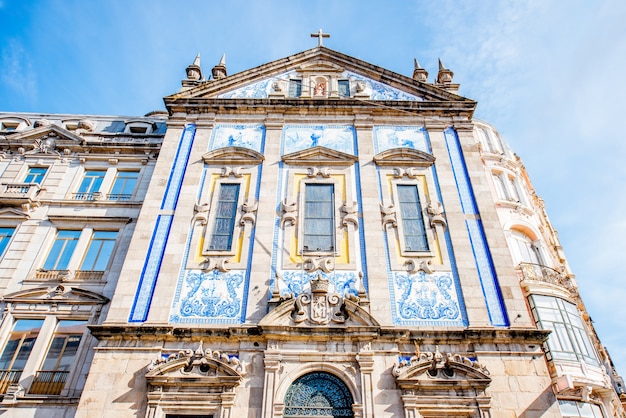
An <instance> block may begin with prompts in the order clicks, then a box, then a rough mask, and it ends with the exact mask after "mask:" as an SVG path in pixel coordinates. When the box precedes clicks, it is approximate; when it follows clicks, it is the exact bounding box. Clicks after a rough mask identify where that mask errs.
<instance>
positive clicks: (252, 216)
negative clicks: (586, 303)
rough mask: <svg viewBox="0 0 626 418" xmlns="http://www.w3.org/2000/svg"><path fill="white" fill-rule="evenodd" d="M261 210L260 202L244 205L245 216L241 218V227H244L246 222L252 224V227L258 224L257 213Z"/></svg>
mask: <svg viewBox="0 0 626 418" xmlns="http://www.w3.org/2000/svg"><path fill="white" fill-rule="evenodd" d="M258 208H259V202H254V203H248V202H246V203H244V204H243V205H242V207H241V209H242V210H243V215H242V216H241V221H239V223H240V224H241V226H244V225H245V224H246V222H250V223H252V226H254V224H255V223H256V211H257V209H258Z"/></svg>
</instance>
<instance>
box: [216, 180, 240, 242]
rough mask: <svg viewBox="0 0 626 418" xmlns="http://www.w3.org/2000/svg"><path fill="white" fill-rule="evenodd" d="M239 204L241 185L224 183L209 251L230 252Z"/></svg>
mask: <svg viewBox="0 0 626 418" xmlns="http://www.w3.org/2000/svg"><path fill="white" fill-rule="evenodd" d="M238 202H239V184H225V183H222V184H221V185H220V190H219V195H218V200H217V207H216V209H215V226H214V227H213V233H212V234H211V244H210V245H209V250H215V251H230V249H231V246H232V243H233V230H234V227H235V218H236V217H237V206H238Z"/></svg>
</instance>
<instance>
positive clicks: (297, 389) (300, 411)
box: [284, 372, 354, 418]
mask: <svg viewBox="0 0 626 418" xmlns="http://www.w3.org/2000/svg"><path fill="white" fill-rule="evenodd" d="M353 403H354V401H353V399H352V394H351V393H350V390H349V389H348V387H347V386H346V385H345V384H344V383H343V382H342V381H341V380H340V379H339V378H338V377H337V376H335V375H333V374H330V373H326V372H313V373H308V374H305V375H303V376H300V377H299V378H298V379H296V380H295V381H294V382H293V383H292V384H291V386H290V387H289V389H288V390H287V393H286V394H285V412H284V417H285V418H292V417H293V418H295V417H298V418H301V417H318V418H319V417H324V418H331V417H332V418H336V417H354V412H353V410H352V405H353Z"/></svg>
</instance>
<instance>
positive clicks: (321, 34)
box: [311, 29, 330, 46]
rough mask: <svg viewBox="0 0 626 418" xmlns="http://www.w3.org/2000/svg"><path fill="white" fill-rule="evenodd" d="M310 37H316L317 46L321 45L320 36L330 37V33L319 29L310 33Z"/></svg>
mask: <svg viewBox="0 0 626 418" xmlns="http://www.w3.org/2000/svg"><path fill="white" fill-rule="evenodd" d="M311 38H317V42H318V44H317V46H322V38H330V35H329V34H327V33H323V32H322V30H321V29H320V30H319V31H317V33H312V34H311Z"/></svg>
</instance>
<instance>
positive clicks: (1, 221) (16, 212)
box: [0, 207, 30, 226]
mask: <svg viewBox="0 0 626 418" xmlns="http://www.w3.org/2000/svg"><path fill="white" fill-rule="evenodd" d="M29 217H30V215H29V214H28V212H26V211H23V210H20V209H17V208H7V207H4V208H0V226H5V225H15V223H16V222H22V221H25V220H27V219H28V218H29Z"/></svg>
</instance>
